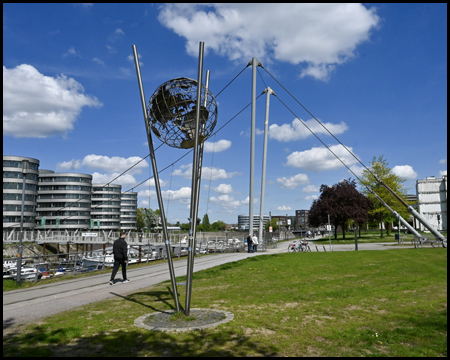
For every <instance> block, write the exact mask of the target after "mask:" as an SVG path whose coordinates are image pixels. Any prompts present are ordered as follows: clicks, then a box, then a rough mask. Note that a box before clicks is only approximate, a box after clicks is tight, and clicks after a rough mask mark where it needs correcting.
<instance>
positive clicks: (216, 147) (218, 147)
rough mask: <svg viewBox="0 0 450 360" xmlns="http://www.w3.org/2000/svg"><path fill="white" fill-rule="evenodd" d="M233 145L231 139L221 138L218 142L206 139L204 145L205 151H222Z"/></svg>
mask: <svg viewBox="0 0 450 360" xmlns="http://www.w3.org/2000/svg"><path fill="white" fill-rule="evenodd" d="M230 146H231V141H229V140H219V141H217V142H215V143H214V142H209V141H205V144H204V146H203V151H204V152H213V151H214V152H216V153H217V152H221V151H225V150H226V149H228V148H229V147H230Z"/></svg>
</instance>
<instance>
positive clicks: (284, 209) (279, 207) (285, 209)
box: [277, 205, 292, 211]
mask: <svg viewBox="0 0 450 360" xmlns="http://www.w3.org/2000/svg"><path fill="white" fill-rule="evenodd" d="M277 210H279V211H288V210H292V209H291V207H290V206H284V205H283V206H278V207H277Z"/></svg>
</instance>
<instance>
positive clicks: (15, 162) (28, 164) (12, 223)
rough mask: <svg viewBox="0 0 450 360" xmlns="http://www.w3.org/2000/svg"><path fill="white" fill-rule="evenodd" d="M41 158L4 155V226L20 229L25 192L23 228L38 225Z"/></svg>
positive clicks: (28, 228)
mask: <svg viewBox="0 0 450 360" xmlns="http://www.w3.org/2000/svg"><path fill="white" fill-rule="evenodd" d="M38 179H39V160H37V159H33V158H29V157H22V156H5V155H4V156H3V228H4V229H7V230H12V229H17V230H19V229H20V222H21V214H22V194H23V187H24V181H25V192H24V213H23V228H24V229H25V230H32V229H34V227H35V226H36V221H35V219H36V216H37V212H36V207H37V197H38Z"/></svg>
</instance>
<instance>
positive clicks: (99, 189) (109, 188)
mask: <svg viewBox="0 0 450 360" xmlns="http://www.w3.org/2000/svg"><path fill="white" fill-rule="evenodd" d="M92 191H94V192H96V191H108V192H110V191H113V192H122V188H115V187H94V188H92Z"/></svg>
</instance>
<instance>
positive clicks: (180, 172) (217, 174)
mask: <svg viewBox="0 0 450 360" xmlns="http://www.w3.org/2000/svg"><path fill="white" fill-rule="evenodd" d="M240 174H241V173H239V172H231V173H227V172H226V171H225V170H224V169H218V168H215V167H209V166H204V167H202V179H211V180H220V179H229V178H232V177H233V176H236V175H240ZM172 175H176V176H183V177H184V178H185V179H192V164H188V165H181V166H180V169H176V170H175V171H174V172H173V173H172Z"/></svg>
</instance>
